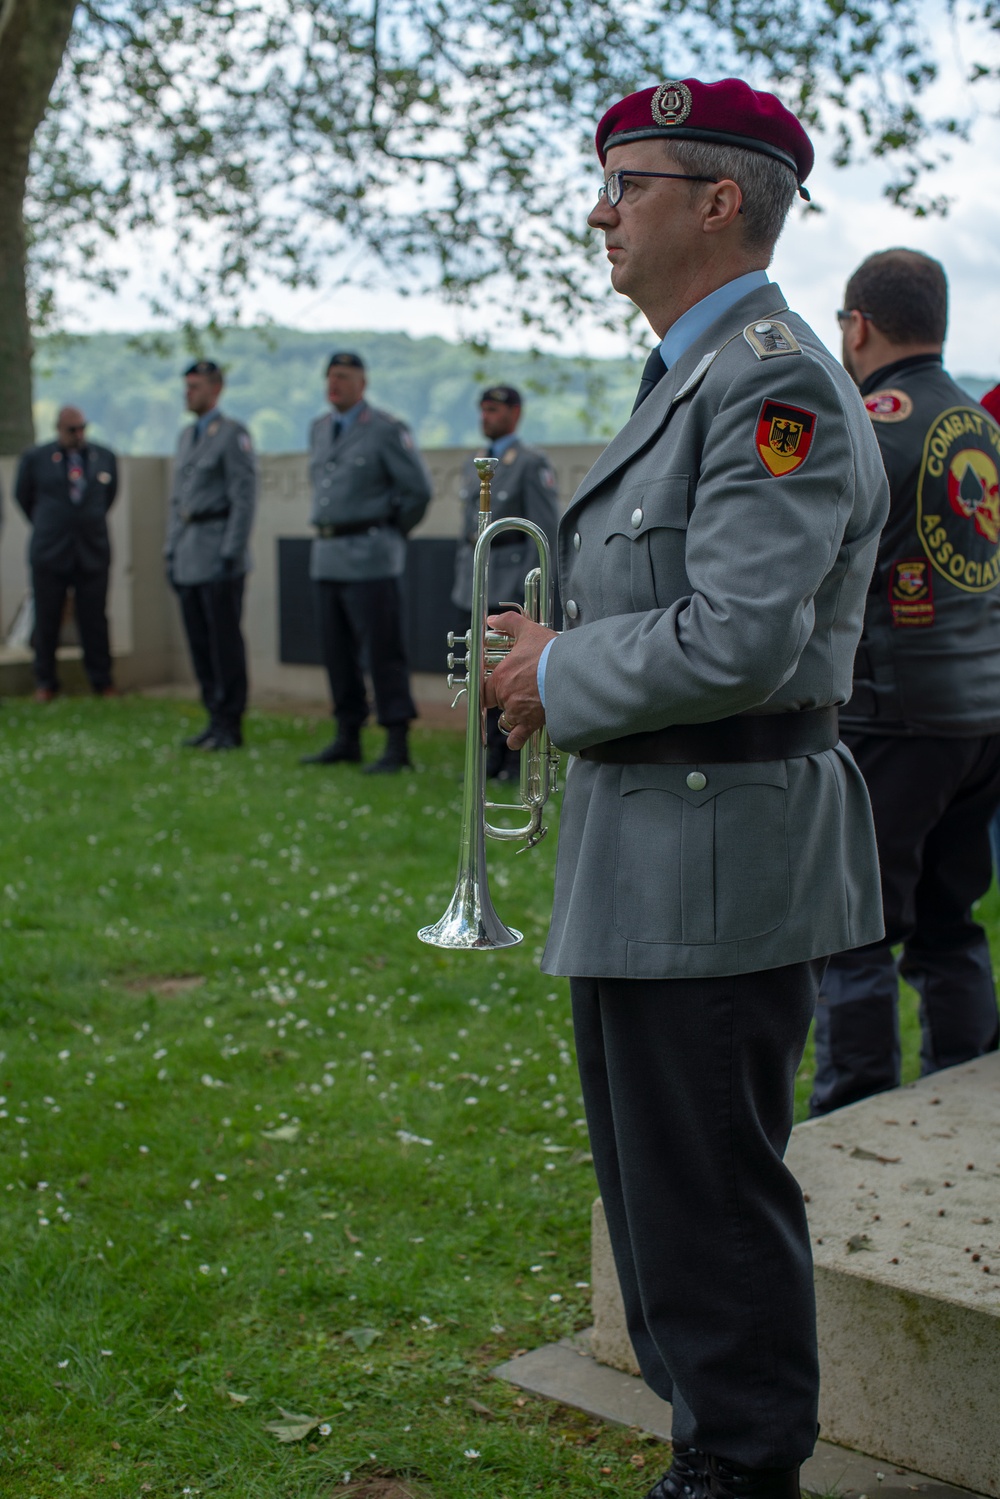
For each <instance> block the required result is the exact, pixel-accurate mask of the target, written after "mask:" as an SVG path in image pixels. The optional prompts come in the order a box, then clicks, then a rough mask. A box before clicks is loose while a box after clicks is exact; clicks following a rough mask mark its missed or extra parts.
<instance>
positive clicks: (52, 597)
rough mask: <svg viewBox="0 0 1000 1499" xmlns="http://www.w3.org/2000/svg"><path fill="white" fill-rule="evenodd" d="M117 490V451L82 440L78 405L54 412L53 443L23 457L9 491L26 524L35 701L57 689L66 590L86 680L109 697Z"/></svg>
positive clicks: (47, 698) (83, 427)
mask: <svg viewBox="0 0 1000 1499" xmlns="http://www.w3.org/2000/svg"><path fill="white" fill-rule="evenodd" d="M117 489H118V465H117V462H116V460H115V455H114V453H112V452H111V450H110V448H103V447H98V445H97V444H96V443H92V442H88V441H87V419H86V417H85V416H84V414H83V412H82V411H81V410H80V409H79V407H77V406H64V407H63V408H62V410H61V411H60V412H59V416H58V418H57V420H56V441H55V442H46V443H42V444H41V445H40V446H39V447H36V448H29V449H28V451H27V452H26V453H24V454H23V455H22V457H21V463H20V467H19V468H18V471H17V482H16V486H15V490H14V494H15V497H16V499H17V503H18V504H19V505H20V507H21V509H22V510H23V511H24V513H25V515H26V516H27V518H28V521H29V523H30V525H31V545H30V547H29V549H28V561H29V563H30V564H31V582H32V588H33V589H34V595H35V636H34V642H35V684H36V685H35V698H36V700H37V701H38V702H42V703H48V702H51V701H52V699H53V698H54V697H55V695H56V693H57V692H58V691H59V677H58V673H57V668H56V649H57V647H58V644H59V628H60V625H61V623H62V616H63V609H64V607H65V604H66V596H67V594H68V592H69V591H70V589H72V591H73V603H74V608H75V612H76V623H77V627H78V629H79V631H80V643H81V645H82V646H83V664H84V667H85V669H86V672H87V677H88V679H89V681H90V685H91V687H92V688H93V689H94V691H95V692H96V693H97V694H98V696H100V697H114V696H115V688H114V684H113V681H112V677H111V649H110V644H109V641H108V619H107V610H106V606H107V596H108V571H109V568H110V566H111V545H110V543H109V541H108V523H107V515H108V511H109V510H110V509H111V506H112V504H113V503H114V498H115V494H116V493H117Z"/></svg>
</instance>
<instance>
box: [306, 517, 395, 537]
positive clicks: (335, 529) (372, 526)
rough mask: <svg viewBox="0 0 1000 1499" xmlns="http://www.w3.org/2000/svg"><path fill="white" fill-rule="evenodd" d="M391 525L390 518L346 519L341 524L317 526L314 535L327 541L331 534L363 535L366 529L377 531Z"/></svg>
mask: <svg viewBox="0 0 1000 1499" xmlns="http://www.w3.org/2000/svg"><path fill="white" fill-rule="evenodd" d="M391 525H392V521H391V520H358V521H348V522H347V524H346V525H343V526H317V527H316V535H317V536H319V537H320V538H321V539H322V540H323V541H329V540H330V538H331V537H332V536H363V535H364V533H365V532H366V531H378V530H381V529H382V527H384V526H391Z"/></svg>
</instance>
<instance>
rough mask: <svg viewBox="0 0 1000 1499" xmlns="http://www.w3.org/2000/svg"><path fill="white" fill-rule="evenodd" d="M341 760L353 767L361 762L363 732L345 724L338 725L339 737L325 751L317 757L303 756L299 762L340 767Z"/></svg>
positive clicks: (318, 753)
mask: <svg viewBox="0 0 1000 1499" xmlns="http://www.w3.org/2000/svg"><path fill="white" fill-rule="evenodd" d="M341 760H346V761H348V762H350V763H351V764H352V765H357V764H358V763H359V762H360V760H361V730H360V729H358V728H356V727H354V726H353V725H352V726H351V727H348V726H347V725H345V724H338V725H337V737H336V739H334V740H332V741H331V742H330V743H329V744H328V745H327V746H326V748H325V749H321V750H318V751H317V753H316V754H315V755H303V756H302V757H301V759H300V760H299V764H300V765H338V764H339V763H340V761H341Z"/></svg>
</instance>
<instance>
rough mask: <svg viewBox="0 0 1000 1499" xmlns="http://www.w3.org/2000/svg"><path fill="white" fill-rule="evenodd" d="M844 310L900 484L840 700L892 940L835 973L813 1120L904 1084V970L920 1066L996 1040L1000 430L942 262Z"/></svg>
mask: <svg viewBox="0 0 1000 1499" xmlns="http://www.w3.org/2000/svg"><path fill="white" fill-rule="evenodd" d="M837 316H838V317H839V319H840V323H841V329H842V332H843V341H844V353H843V358H844V364H845V365H846V367H847V369H848V371H849V372H850V373H851V374H852V375H853V376H854V379H855V380H856V381H857V383H858V385H859V386H860V388H861V395H862V398H863V400H864V403H865V406H866V407H867V408H868V414H869V416H870V417H871V420H872V425H873V426H874V429H875V436H876V437H877V438H878V444H879V448H880V449H881V452H882V460H883V462H884V464H885V469H886V473H887V474H888V476H889V490H890V495H891V509H890V511H889V519H888V521H887V522H886V526H885V529H884V530H883V532H882V537H881V540H880V542H879V550H878V561H877V563H876V566H875V575H874V578H873V579H872V586H871V589H870V591H869V595H868V602H867V606H866V609H865V628H864V633H863V635H862V637H861V643H860V645H859V646H858V653H857V656H856V658H855V662H854V690H853V692H852V695H851V699H850V701H849V703H848V704H847V706H846V707H845V708H844V709H842V711H841V724H842V725H843V730H844V743H845V744H847V745H848V747H849V748H850V750H851V752H852V753H853V755H854V758H855V760H856V761H857V763H858V766H859V767H860V769H861V772H862V774H863V775H864V778H865V781H866V782H867V785H868V791H869V795H870V796H871V799H872V811H873V813H874V816H875V834H876V838H877V840H878V852H879V866H880V872H881V879H882V903H883V906H884V910H885V937H884V938H883V939H882V940H881V941H879V942H876V943H873V944H871V945H870V946H868V947H862V948H856V949H855V950H854V951H853V952H845V953H840V954H838V955H836V956H834V957H832V958H831V959H830V962H829V964H828V965H827V970H826V976H825V978H824V980H823V983H822V985H821V988H820V999H819V1005H818V1007H817V1011H816V1081H815V1086H814V1091H813V1096H812V1112H813V1113H814V1114H825V1113H829V1111H830V1110H831V1109H836V1108H840V1107H841V1106H842V1105H843V1104H847V1103H853V1102H855V1100H856V1099H859V1098H867V1097H868V1096H869V1095H870V1094H872V1093H881V1092H883V1091H884V1090H885V1089H887V1088H895V1087H898V1086H899V1080H900V1047H899V1018H898V1012H897V1000H898V992H897V991H898V978H897V971H898V973H901V974H902V975H903V977H904V978H905V979H906V980H907V982H908V983H910V984H912V985H913V987H914V988H915V989H916V990H917V992H918V994H919V995H920V1023H921V1029H922V1032H923V1042H922V1046H921V1057H920V1060H921V1069H922V1071H923V1072H924V1073H928V1072H936V1071H937V1070H938V1069H939V1068H941V1067H953V1066H955V1065H956V1064H957V1063H959V1062H965V1061H968V1060H969V1059H970V1058H971V1057H976V1056H980V1055H981V1054H982V1053H983V1052H986V1051H991V1050H994V1049H995V1048H996V1045H997V1033H998V1018H997V1002H996V991H995V989H994V986H993V967H992V964H991V962H990V950H989V945H988V943H987V941H986V934H985V932H984V931H983V929H982V927H981V926H980V925H979V924H978V922H976V921H975V920H974V919H973V916H972V907H973V905H974V903H975V902H976V901H977V900H978V899H979V898H980V896H982V895H985V893H986V891H987V889H988V888H989V884H990V874H991V865H990V846H989V836H988V827H989V822H990V818H991V816H992V815H993V812H994V810H995V809H996V807H997V805H998V803H1000V586H998V585H1000V478H998V476H1000V428H998V427H997V425H996V423H995V422H994V421H993V420H992V419H991V418H990V417H989V416H988V415H987V413H986V412H985V411H984V410H983V409H982V408H981V407H980V406H978V405H977V404H976V403H975V402H974V401H973V400H971V399H970V397H969V396H968V395H967V394H966V392H965V391H964V390H962V388H961V387H960V386H958V385H956V384H955V382H954V380H953V379H952V378H951V376H950V375H949V374H947V373H946V371H945V370H944V369H943V368H942V364H941V349H942V345H943V343H944V335H945V328H946V325H947V317H948V283H947V281H946V279H945V274H944V270H943V269H942V267H941V266H940V265H939V264H938V262H937V261H936V260H931V259H930V257H929V256H927V255H921V254H919V253H918V252H917V251H915V250H885V251H883V252H882V253H881V254H878V255H871V256H869V258H868V259H867V260H865V261H864V262H863V263H862V264H861V265H860V266H859V267H858V269H857V270H856V271H855V272H854V275H853V276H852V277H851V279H850V280H849V281H848V283H847V291H846V294H845V297H844V309H843V310H842V311H841V312H839V313H838V314H837ZM897 943H902V948H903V950H902V954H901V956H900V958H899V962H898V965H897V962H896V959H895V958H894V957H893V953H892V948H893V946H894V945H895V944H897Z"/></svg>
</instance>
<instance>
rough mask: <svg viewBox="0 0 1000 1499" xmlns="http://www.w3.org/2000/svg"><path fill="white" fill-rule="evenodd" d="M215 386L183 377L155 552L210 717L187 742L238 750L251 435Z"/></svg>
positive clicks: (211, 370)
mask: <svg viewBox="0 0 1000 1499" xmlns="http://www.w3.org/2000/svg"><path fill="white" fill-rule="evenodd" d="M222 384H223V376H222V371H221V369H220V368H219V366H218V365H217V364H216V363H215V362H214V361H213V360H211V359H199V360H197V361H196V362H195V363H194V364H192V365H190V366H189V367H188V369H186V370H185V371H184V392H185V400H186V403H187V408H188V410H189V411H193V412H194V415H195V420H194V421H193V422H192V423H191V425H190V427H185V429H184V431H183V432H182V433H181V435H180V440H179V442H178V444H177V458H176V460H175V463H174V482H173V489H172V491H171V495H170V513H169V517H168V520H167V540H166V545H165V547H164V552H163V555H164V559H165V561H166V567H167V576H168V578H169V579H170V582H171V584H172V585H173V588H174V590H175V592H176V594H177V597H178V599H179V601H180V606H181V614H182V616H183V619H184V629H185V632H186V633H187V640H188V648H189V650H190V652H191V663H192V665H193V667H194V672H195V676H196V677H197V678H198V684H199V686H200V688H201V698H202V702H203V703H204V704H205V708H206V711H207V713H208V723H207V724H206V726H205V728H204V729H202V731H201V733H200V734H195V735H194V736H193V737H192V738H191V739H187V740H185V744H186V745H187V746H188V747H190V748H196V749H204V750H230V749H237V748H239V746H240V745H241V744H242V743H243V731H242V723H243V713H244V711H245V709H246V703H247V668H246V651H245V648H244V645H243V633H242V630H241V629H240V616H241V614H242V610H243V585H244V581H245V579H246V574H247V571H248V569H249V566H250V555H249V550H248V544H249V541H250V530H251V527H252V525H253V517H254V509H255V507H256V503H257V465H256V462H255V460H254V453H253V445H252V443H251V441H250V434H249V433H248V432H247V429H246V428H245V427H244V426H243V424H242V423H241V422H237V421H234V420H233V418H232V417H228V416H223V414H222V412H221V411H220V410H219V409H218V404H219V396H220V395H221V394H222Z"/></svg>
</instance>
